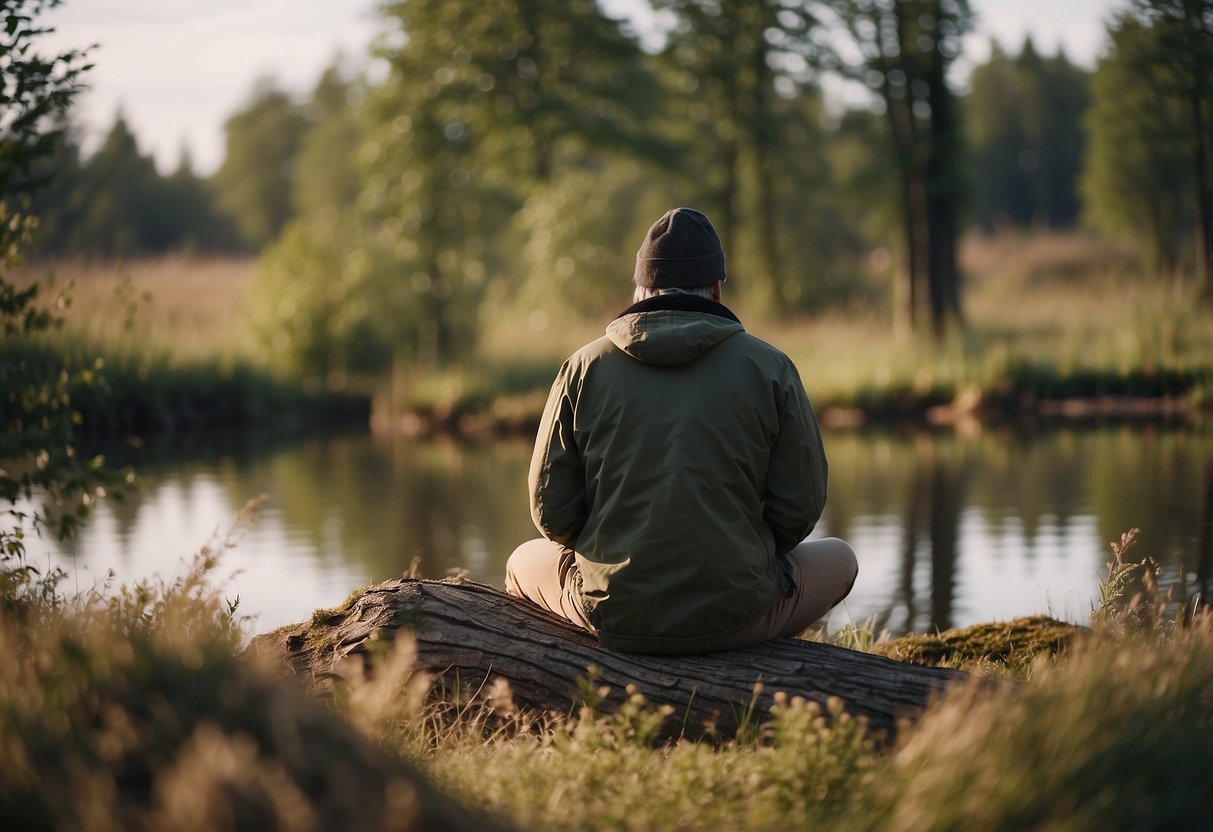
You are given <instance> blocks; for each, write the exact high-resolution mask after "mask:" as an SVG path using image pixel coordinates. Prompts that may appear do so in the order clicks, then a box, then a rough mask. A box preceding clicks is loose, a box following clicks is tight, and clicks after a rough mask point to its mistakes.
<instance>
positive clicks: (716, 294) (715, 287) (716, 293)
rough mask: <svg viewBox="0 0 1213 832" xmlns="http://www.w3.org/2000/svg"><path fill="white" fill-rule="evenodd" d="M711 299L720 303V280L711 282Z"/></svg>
mask: <svg viewBox="0 0 1213 832" xmlns="http://www.w3.org/2000/svg"><path fill="white" fill-rule="evenodd" d="M712 300H714V301H716V302H717V303H720V281H719V280H717V281H716V282H715V283H713V284H712Z"/></svg>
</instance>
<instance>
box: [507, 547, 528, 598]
mask: <svg viewBox="0 0 1213 832" xmlns="http://www.w3.org/2000/svg"><path fill="white" fill-rule="evenodd" d="M526 548H527V544H526V543H523V544H522V545H521V546H519V547H518V548H517V549H515V550H514V551H513V552H511V553H510V556H509V557H508V558H506V561H505V591H506V592H508V593H509V594H510V595H517V596H518V597H520V598H521V597H523V595H524V593H523V591H522V587H521V586H520V585H519V583H518V572H519V570H520V569H521V567H522V563H523V561H524V560H526V552H525V550H526Z"/></svg>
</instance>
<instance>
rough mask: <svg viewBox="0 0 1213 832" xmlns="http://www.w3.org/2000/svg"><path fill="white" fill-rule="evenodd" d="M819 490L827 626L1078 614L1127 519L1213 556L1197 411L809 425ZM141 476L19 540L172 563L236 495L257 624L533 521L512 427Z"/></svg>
mask: <svg viewBox="0 0 1213 832" xmlns="http://www.w3.org/2000/svg"><path fill="white" fill-rule="evenodd" d="M826 442H827V451H828V454H829V457H830V469H831V478H830V499H829V504H828V505H827V508H826V513H825V516H824V518H823V521H822V524H821V526H820V528H819V529H818V531H817V532H815V534H819V535H825V534H832V535H838V536H840V537H845V538H847V539H849V540H851V541H852V542H853V544H854V545H855V548H856V550H857V552H858V553H859V556H860V561H861V574H860V579H859V582H858V583H857V585H856V588H855V591H854V593H853V594H852V596H851V598H850V599H848V601H847V604H846V606H845V608H843V609H841V610H839V611H838V612H836V613H835V616H834V618H833V619H832V621H831V625H832V626H838V625H840V624H842V623H846V622H847V621H848V620H856V621H859V620H863V619H864V618H867V617H868V616H876V617H877V618H878V619H879V620H880V621H881V622H882V623H884V624H886V625H887V626H888V627H889V628H890V629H891V630H893V631H895V632H898V631H903V630H911V629H912V630H919V631H922V630H930V629H935V628H939V629H943V628H947V627H950V626H954V625H963V624H968V623H973V622H976V621H981V620H988V619H991V618H1005V617H1010V616H1013V615H1019V614H1025V613H1034V612H1046V611H1048V612H1052V613H1053V614H1055V615H1060V616H1066V617H1069V618H1072V619H1076V620H1083V619H1084V618H1085V617H1086V614H1087V612H1088V610H1089V607H1090V601H1091V598H1092V597H1093V596H1094V595H1095V593H1096V588H1097V585H1098V580H1099V577H1100V575H1101V574H1102V572H1103V565H1104V563H1105V562H1106V561H1107V559H1108V557H1109V550H1108V547H1107V541H1110V540H1114V539H1118V538H1119V536H1120V534H1121V532H1123V531H1125V530H1127V529H1129V528H1131V527H1140V528H1141V529H1142V535H1141V543H1140V544H1139V546H1138V549H1137V550H1136V552H1137V554H1138V555H1139V556H1144V555H1145V554H1147V553H1148V554H1151V555H1153V556H1154V557H1156V558H1158V559H1159V560H1160V561H1161V562H1162V563H1163V564H1164V567H1165V570H1166V572H1165V577H1166V579H1167V580H1169V581H1177V580H1179V579H1180V577H1181V575H1183V574H1185V573H1187V574H1188V575H1189V576H1190V583H1191V585H1192V586H1194V587H1195V588H1197V589H1199V590H1200V591H1202V592H1205V591H1207V589H1208V587H1209V582H1210V575H1211V573H1213V438H1211V437H1210V436H1209V435H1208V434H1206V433H1205V432H1203V431H1197V430H1169V431H1161V430H1153V429H1145V430H1134V429H1129V428H1107V429H1098V430H1059V431H1052V432H1049V433H1044V434H1034V435H1023V434H1014V433H1008V434H994V433H987V434H984V435H982V436H979V437H976V438H960V437H957V436H953V435H951V434H939V435H923V434H918V435H898V434H890V433H883V434H868V433H837V434H831V435H828V436H827V439H826ZM110 456H111V458H122V459H125V460H128V461H130V462H131V463H132V464H134V465H136V467H137V468H138V469H139V470H140V472H141V475H142V477H143V479H144V481H145V483H146V485H145V488H144V489H143V490H142V491H141V492H138V493H135V494H132V495H131V496H130V497H129V499H128V500H127V501H126V502H125V503H116V504H110V505H107V506H105V507H103V508H102V509H101V511H99V512H98V516H97V517H96V518H95V520H94V521H93V522H92V523H91V524H89V525H88V526H87V527H86V529H85V532H84V534H83V535H82V537H81V538H80V539H79V540H77V541H75V542H74V543H73V544H71V545H70V546H67V547H65V548H64V549H62V550H59V549H57V548H56V547H54V546H51V545H50V544H47V543H42V544H41V545H40V546H35V547H33V549H32V552H33V553H34V555H35V556H45V557H46V558H50V559H58V560H60V561H61V562H64V563H66V564H67V566H68V568H69V571H71V572H72V573H73V574H74V575H75V576H76V582H77V584H78V585H80V586H86V585H87V584H88V583H89V582H90V581H92V580H95V579H96V578H97V577H98V576H99V575H101V574H104V572H105V570H107V569H114V570H115V571H116V572H117V573H118V574H119V576H120V577H124V578H129V577H136V576H143V575H148V574H151V573H153V572H157V571H159V572H161V573H170V574H171V573H172V571H173V570H174V569H175V568H176V566H177V564H178V563H179V561H180V559H181V558H182V557H185V556H188V555H189V553H190V552H192V551H195V550H196V549H197V548H198V547H199V546H201V545H202V544H204V543H206V542H207V540H208V539H210V538H211V537H212V535H213V534H214V533H215V532H216V531H217V530H220V531H221V530H222V529H223V528H225V527H226V525H227V524H228V522H229V520H230V518H231V516H232V515H233V514H234V513H235V512H236V511H237V510H238V509H239V508H240V507H241V506H242V505H243V504H244V503H245V501H246V500H248V499H249V498H251V497H254V496H256V495H258V494H261V493H266V494H268V495H269V502H268V503H267V506H266V508H265V509H264V511H263V512H262V514H261V516H260V518H259V519H258V521H257V523H256V525H254V526H252V527H251V528H249V529H248V530H246V531H245V532H244V534H243V537H242V539H241V541H240V544H239V545H238V546H237V547H236V548H235V549H233V550H232V551H231V552H230V553H228V554H227V555H226V556H225V563H226V564H227V568H228V569H229V570H233V569H235V570H239V571H240V574H239V575H238V576H237V577H236V578H235V579H234V581H233V583H232V585H231V587H230V592H231V593H232V594H236V593H238V594H240V595H241V597H242V600H243V604H244V608H245V609H246V610H247V611H250V612H253V613H257V614H258V615H259V616H260V618H259V621H258V623H257V627H258V628H259V629H265V628H269V627H273V626H277V625H279V624H283V623H287V622H289V621H293V620H299V619H302V618H304V617H306V616H308V615H309V614H310V613H311V611H312V610H313V609H314V608H316V607H318V606H331V605H333V604H336V603H338V602H340V601H341V599H342V598H343V597H344V596H345V595H346V594H347V593H348V592H349V591H351V590H352V589H354V588H356V587H358V586H360V585H364V584H366V583H370V582H372V581H377V580H382V579H384V578H388V577H392V576H395V575H399V574H400V573H401V572H402V571H405V570H407V569H408V568H409V566H410V563H411V562H412V561H413V560H414V559H418V560H419V565H420V568H421V570H422V572H423V573H424V574H426V575H431V576H441V575H444V574H447V572H448V571H450V570H453V569H459V568H466V569H467V570H469V572H470V573H471V575H472V577H474V578H476V579H479V580H483V581H488V582H492V583H500V581H501V580H502V577H503V572H504V563H505V558H506V557H507V556H508V554H509V552H510V551H511V550H512V549H513V547H514V546H515V545H516V544H517V543H519V542H520V541H522V540H524V539H526V538H528V537H530V536H532V535H533V533H534V530H533V527H532V526H531V522H530V518H529V516H528V514H527V508H526V492H525V489H526V486H525V481H526V468H527V464H528V462H529V459H530V445H529V443H527V442H525V441H509V442H494V443H489V444H482V445H461V444H458V443H455V442H449V441H440V442H419V441H415V440H408V439H405V438H400V437H397V438H379V437H376V438H373V437H370V436H366V435H353V436H351V435H337V436H290V435H283V434H272V435H265V434H239V435H228V436H222V437H213V436H212V437H206V438H200V437H194V438H191V439H186V440H180V441H177V442H174V443H161V444H151V445H148V446H146V447H143V448H119V449H112V450H111V451H110Z"/></svg>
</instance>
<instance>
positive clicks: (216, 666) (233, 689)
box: [0, 552, 494, 830]
mask: <svg viewBox="0 0 1213 832" xmlns="http://www.w3.org/2000/svg"><path fill="white" fill-rule="evenodd" d="M214 565H215V562H214V558H213V555H210V554H207V553H205V552H204V553H203V554H202V555H201V556H199V558H198V559H197V560H195V562H194V564H193V566H192V568H191V569H189V570H188V571H187V572H186V573H185V574H184V575H183V576H182V577H181V578H179V579H177V580H176V581H174V582H172V583H163V582H154V583H141V584H136V585H134V586H131V587H121V588H119V589H118V590H117V592H116V593H115V594H114V595H112V596H109V597H106V596H103V595H100V594H92V595H90V596H88V597H86V598H84V599H80V600H77V601H74V602H72V603H70V604H69V606H68V607H66V608H62V609H60V610H59V611H56V612H48V613H45V614H43V615H41V616H39V618H38V619H37V620H36V621H29V622H25V623H24V624H22V623H18V622H16V621H14V620H13V619H12V618H10V617H9V616H8V615H6V614H4V613H3V612H0V649H3V651H4V655H5V657H6V658H5V661H4V663H3V666H2V667H0V768H3V770H4V772H5V776H4V778H3V779H2V780H0V826H3V827H4V828H13V829H31V830H43V829H46V830H49V829H76V828H89V829H107V830H108V829H113V830H119V829H183V830H193V829H197V830H204V829H205V830H258V829H285V830H313V829H330V828H349V827H359V828H376V829H400V830H410V829H451V830H454V829H481V828H493V826H494V825H493V824H492V823H491V822H490V821H489V820H488V819H486V818H474V817H472V816H471V815H469V814H468V813H466V812H464V811H462V810H461V809H460V808H459V807H458V806H456V805H454V804H452V803H451V801H450V800H449V799H448V798H446V797H445V796H442V795H439V794H437V793H436V792H435V791H434V790H433V789H432V788H431V787H430V786H429V785H428V784H427V783H426V782H425V781H424V780H423V779H422V778H421V777H420V775H418V774H417V772H416V771H415V770H414V769H413V768H412V767H410V766H408V765H407V764H404V763H402V762H400V761H399V760H397V759H393V758H391V757H389V756H388V755H386V754H384V753H382V752H380V751H378V750H377V749H375V748H374V747H373V745H372V744H371V742H369V741H368V740H367V738H365V737H364V736H362V735H360V734H359V733H358V732H357V731H356V730H355V729H354V728H352V727H351V726H350V725H349V724H348V723H346V722H345V721H344V720H342V719H340V718H338V717H337V716H335V715H333V714H332V713H331V712H329V711H328V710H326V709H325V708H324V707H323V706H322V705H320V704H319V703H318V702H316V701H314V700H312V699H309V698H308V697H307V696H306V695H304V694H303V693H302V692H301V691H299V690H297V689H295V688H294V687H291V686H288V685H287V684H285V683H283V682H282V681H279V680H278V679H277V677H276V674H274V673H272V672H270V670H269V669H268V668H262V667H258V666H256V665H255V664H254V663H253V662H250V661H247V660H241V659H239V658H237V657H236V656H235V655H234V653H235V650H236V648H237V646H238V644H239V641H240V638H241V633H240V630H239V624H240V622H239V620H238V619H237V618H236V617H235V616H234V614H233V605H232V604H228V603H225V602H222V601H221V600H220V599H219V596H218V595H217V593H216V592H215V590H214V589H213V588H212V587H211V586H210V585H209V582H208V578H209V575H210V573H211V571H212V570H213V568H214ZM392 693H397V691H396V690H393V691H392ZM365 699H366V693H365V692H364V693H363V694H362V699H360V700H357V701H358V702H361V701H363V700H365Z"/></svg>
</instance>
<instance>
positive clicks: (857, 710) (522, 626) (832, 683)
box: [250, 578, 969, 741]
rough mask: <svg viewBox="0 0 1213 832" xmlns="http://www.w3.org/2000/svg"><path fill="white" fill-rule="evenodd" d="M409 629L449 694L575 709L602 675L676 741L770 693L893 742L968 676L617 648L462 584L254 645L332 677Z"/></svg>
mask: <svg viewBox="0 0 1213 832" xmlns="http://www.w3.org/2000/svg"><path fill="white" fill-rule="evenodd" d="M400 629H405V630H411V631H412V632H413V633H414V634H415V636H416V639H417V653H418V661H419V663H420V664H421V665H422V667H423V668H424V669H425V670H426V671H428V672H429V673H431V674H433V675H434V676H435V677H437V678H436V679H435V683H436V684H441V685H442V686H443V687H444V688H445V689H447V690H448V691H449V690H452V689H456V688H457V689H458V690H461V691H464V692H470V696H471V697H472V698H476V697H481V698H483V697H485V696H486V695H487V692H488V691H489V690H491V688H492V685H493V683H494V681H495V680H496V679H499V678H500V679H504V680H505V681H507V682H508V683H509V685H510V689H511V693H512V697H513V701H514V704H515V705H516V706H517V707H518V708H519V709H521V710H523V711H527V712H533V713H544V712H556V713H560V714H568V713H570V712H571V711H572V710H573V709H574V708H575V707H576V705H577V703H578V702H579V701H580V700H581V698H582V697H581V691H582V690H583V688H584V686H585V680H586V679H587V678H588V673H592V677H593V682H592V687H593V688H600V687H605V688H606V689H607V691H606V698H605V701H604V702H603V704H602V705H601V707H602V708H604V709H605V710H612V709H613V708H614V707H616V706H618V705H619V704H620V703H621V702H623V701H624V700H625V699H626V697H627V694H626V693H625V688H626V687H627V686H628V685H635V686H636V689H637V690H638V691H639V692H640V693H641V694H643V696H644V697H645V699H646V701H647V702H648V703H649V704H650V705H653V706H657V705H672V706H673V707H674V714H673V716H671V717H670V718H669V719H667V721H666V724H665V726H664V736H665V737H667V738H673V737H679V736H682V737H686V738H689V739H698V738H701V737H704V736H716V737H721V738H727V737H730V736H732V735H733V734H734V733H735V732H736V731H737V729H738V725H739V721H740V722H743V723H744V722H745V721H746V720H747V719H749V720H751V721H760V720H762V719H764V718H765V717H766V716H767V715H768V712H769V711H770V707H771V704H772V695H773V694H774V693H775V692H776V691H784V692H785V693H787V694H788V695H789V696H802V697H804V698H806V699H808V700H811V701H814V702H818V703H821V704H822V705H824V704H825V703H826V701H827V700H828V699H830V698H831V697H838V698H840V699H841V700H842V702H843V703H844V706H845V708H846V709H847V711H848V712H850V713H851V714H853V715H854V716H856V717H861V718H863V719H866V720H867V722H868V724H869V726H870V727H871V728H872V729H873V730H874V736H875V737H877V738H878V739H880V740H884V741H891V740H892V739H893V738H894V735H895V733H896V729H897V725H898V722H899V721H900V720H902V719H904V718H914V717H915V716H917V715H918V714H919V713H920V712H921V711H922V710H923V708H924V707H925V706H926V705H927V703H928V701H930V700H931V699H932V698H933V697H934V696H936V695H938V694H939V693H941V692H942V691H943V689H944V688H945V687H946V686H947V685H949V684H950V683H952V682H956V681H959V680H962V679H966V678H969V677H968V676H967V674H964V673H961V672H960V671H956V670H947V669H942V668H931V667H919V666H915V665H908V664H903V663H901V662H897V661H893V660H891V659H886V658H882V657H880V656H875V655H871V654H868V653H860V652H856V651H854V650H847V649H844V648H841V647H834V646H832V645H828V644H821V643H817V642H808V641H801V640H797V639H790V638H785V639H776V640H774V641H769V642H765V643H763V644H760V645H756V646H754V647H750V648H747V649H745V650H735V651H729V652H723V653H713V654H705V655H694V656H646V655H636V654H626V653H618V652H615V651H613V650H608V649H606V648H604V647H603V646H602V645H600V644H599V643H598V642H597V640H596V639H594V638H593V637H592V636H590V635H588V634H587V633H585V632H583V631H582V630H580V629H578V628H576V627H574V626H572V625H571V624H569V623H568V622H566V621H565V620H564V619H562V618H559V617H557V616H555V615H552V614H551V613H548V612H547V611H545V610H542V609H540V608H539V607H538V606H536V605H534V604H531V603H530V602H528V601H522V600H520V599H517V598H514V597H511V596H509V595H506V594H505V593H503V592H501V591H500V590H497V589H494V588H492V587H489V586H486V585H484V584H479V583H474V582H470V581H460V580H453V579H447V580H443V581H429V580H414V579H409V578H402V579H398V580H392V581H387V582H385V583H382V584H378V585H376V586H372V587H370V588H368V589H366V590H365V591H363V593H362V594H361V595H359V596H358V597H357V598H356V599H355V600H354V601H352V602H351V603H349V604H348V605H347V606H346V607H345V608H343V609H341V610H336V611H332V612H330V613H328V614H327V615H325V614H317V616H315V617H314V618H313V620H312V622H310V623H304V624H298V625H294V626H291V627H284V628H282V629H281V630H278V631H276V632H274V633H269V634H267V635H262V636H258V637H256V638H255V639H253V642H252V645H251V646H250V650H253V651H256V652H259V653H268V654H270V655H276V656H278V657H280V658H283V659H285V660H286V662H287V664H288V666H289V667H290V668H291V669H292V670H293V671H294V672H296V673H299V674H305V675H311V676H312V677H313V678H323V677H324V676H326V675H327V674H334V673H337V668H338V666H339V665H340V666H341V668H340V669H341V671H342V672H348V670H347V667H348V665H346V664H344V663H345V662H347V661H348V659H349V657H351V656H353V657H360V658H361V659H362V661H363V664H362V665H361V666H362V667H363V668H364V669H365V667H366V666H367V665H366V662H367V658H368V656H369V653H368V649H369V647H370V644H371V642H372V641H373V640H375V639H379V638H382V637H383V635H384V633H388V634H394V631H396V630H400ZM376 634H379V635H376ZM372 637H374V639H373V638H372ZM353 666H354V667H358V666H359V665H358V663H357V662H354V663H353ZM591 667H592V668H594V670H593V671H587V669H588V668H591ZM337 675H340V673H337ZM759 681H761V682H762V683H763V686H762V688H761V692H759V693H757V694H756V693H755V683H756V682H759Z"/></svg>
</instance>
